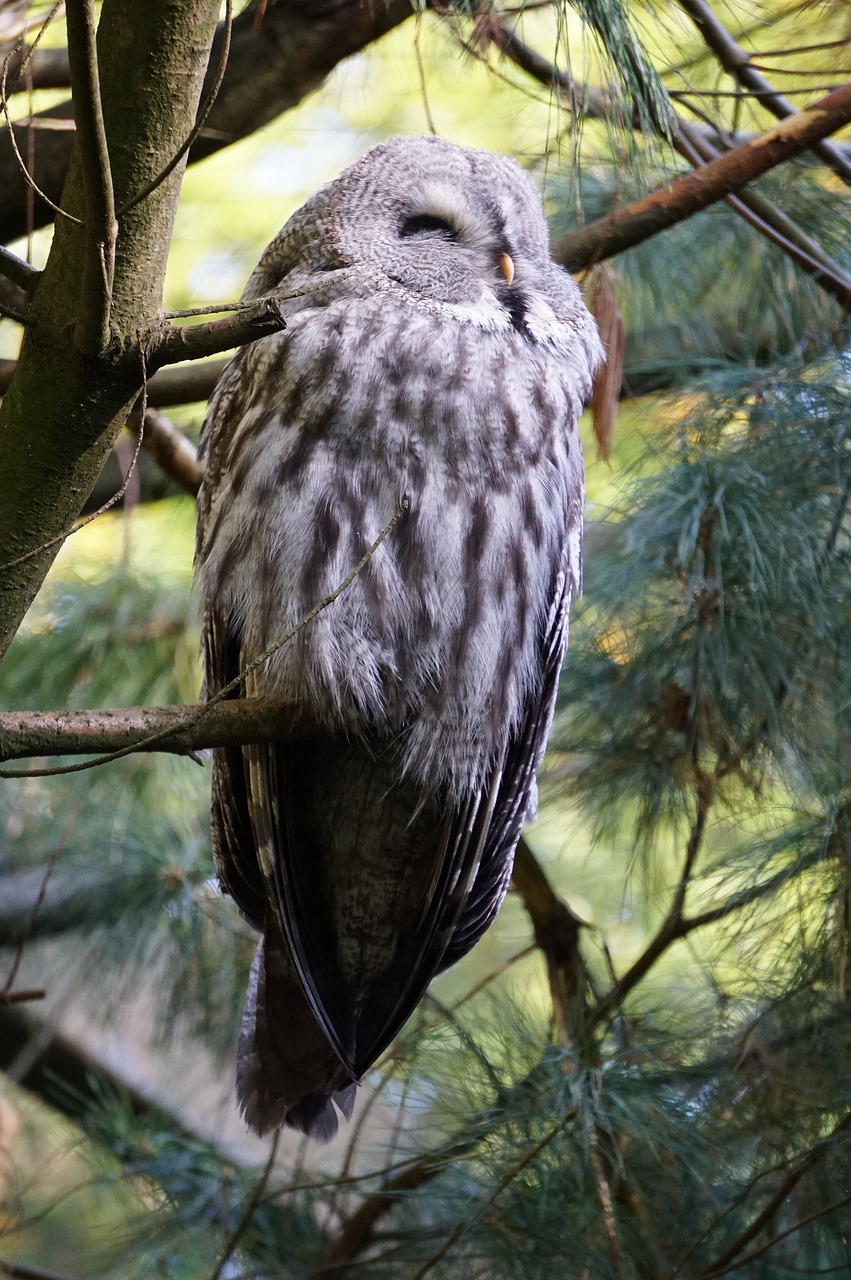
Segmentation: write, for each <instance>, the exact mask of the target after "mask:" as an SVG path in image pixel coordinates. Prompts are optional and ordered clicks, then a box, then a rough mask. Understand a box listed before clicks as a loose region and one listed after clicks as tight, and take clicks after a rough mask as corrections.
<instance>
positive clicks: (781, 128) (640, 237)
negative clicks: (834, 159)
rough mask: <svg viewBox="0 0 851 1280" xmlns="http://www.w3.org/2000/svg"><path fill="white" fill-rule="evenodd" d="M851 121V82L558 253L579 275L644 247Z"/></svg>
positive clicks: (572, 237) (572, 235)
mask: <svg viewBox="0 0 851 1280" xmlns="http://www.w3.org/2000/svg"><path fill="white" fill-rule="evenodd" d="M849 122H851V84H846V85H843V86H842V87H841V88H839V89H835V90H834V91H833V93H830V94H828V95H827V97H825V98H821V99H819V101H818V102H815V103H813V105H812V106H811V107H808V108H807V110H806V111H801V112H799V113H798V114H797V115H795V116H790V117H788V118H787V119H786V120H782V121H781V122H780V123H779V124H777V125H775V126H774V127H773V128H771V129H768V130H766V132H765V133H763V134H760V135H759V136H758V137H756V138H753V139H751V140H750V141H748V142H746V143H743V144H742V145H741V146H738V147H735V148H734V149H733V150H732V151H728V152H727V153H726V154H725V155H722V156H719V157H718V158H717V159H716V160H713V161H711V162H710V163H709V164H707V165H703V166H702V167H701V168H700V169H698V170H696V171H695V172H694V173H687V174H684V175H683V176H682V177H681V178H678V179H677V180H676V181H675V182H673V183H672V184H671V185H670V186H669V187H666V188H664V189H663V190H662V191H655V192H653V193H652V194H651V195H649V196H645V197H643V198H642V199H641V200H636V201H634V202H633V203H632V204H630V205H627V206H626V207H625V208H623V209H621V210H620V211H619V212H617V213H614V214H610V215H609V216H607V217H605V218H598V219H597V220H596V221H595V222H589V223H588V224H587V225H586V226H584V227H580V228H578V230H576V231H571V232H568V234H567V235H564V236H562V237H561V238H560V239H559V240H557V241H556V242H555V244H554V246H553V254H554V256H555V257H556V259H557V260H558V261H559V262H561V263H563V265H564V266H566V267H567V268H568V270H570V271H579V270H582V269H584V268H586V267H589V266H591V265H593V263H595V262H599V261H601V260H602V259H604V258H610V257H612V256H613V255H614V254H616V253H622V252H623V251H624V250H625V249H631V248H633V246H634V245H637V244H641V243H642V242H643V241H644V240H647V239H649V238H650V236H654V235H657V234H658V233H659V232H660V231H664V230H665V229H666V228H667V227H670V226H673V225H674V224H675V223H677V222H682V221H684V220H685V219H686V218H689V217H691V216H692V214H695V213H697V212H698V211H699V210H701V209H705V208H707V207H708V206H709V205H711V204H715V203H716V201H718V200H723V199H724V197H725V196H727V195H730V194H731V193H733V192H736V191H738V190H739V189H740V188H741V187H743V186H745V185H746V183H748V182H752V181H753V180H754V179H755V178H759V177H761V176H762V175H763V174H764V173H768V172H769V170H770V169H774V168H776V167H777V165H779V164H782V163H784V161H786V160H791V159H793V158H794V157H795V156H797V155H800V154H801V152H802V151H806V150H808V149H809V148H810V146H811V144H812V143H813V142H814V141H817V140H818V139H820V138H825V137H827V136H828V135H829V134H831V133H835V132H836V130H837V129H840V128H842V127H843V126H844V125H846V124H848V123H849Z"/></svg>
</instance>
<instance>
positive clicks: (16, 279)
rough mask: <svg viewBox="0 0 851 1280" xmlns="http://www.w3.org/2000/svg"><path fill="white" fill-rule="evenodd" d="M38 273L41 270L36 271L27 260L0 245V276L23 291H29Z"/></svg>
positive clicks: (32, 287)
mask: <svg viewBox="0 0 851 1280" xmlns="http://www.w3.org/2000/svg"><path fill="white" fill-rule="evenodd" d="M40 275H41V272H40V271H36V269H35V267H31V266H30V264H29V263H28V262H24V260H23V258H19V257H18V255H17V254H16V253H12V252H11V251H10V250H9V249H4V248H3V247H2V246H0V276H4V277H5V278H6V279H7V280H11V281H12V284H16V285H17V286H18V288H19V289H23V290H24V292H25V293H30V292H31V291H32V290H33V289H34V288H35V285H36V283H37V281H38V278H39V276H40Z"/></svg>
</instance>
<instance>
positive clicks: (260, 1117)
mask: <svg viewBox="0 0 851 1280" xmlns="http://www.w3.org/2000/svg"><path fill="white" fill-rule="evenodd" d="M268 293H274V294H276V295H277V296H279V297H282V298H283V301H282V305H283V307H284V310H285V314H286V315H287V328H286V330H285V331H283V332H282V333H280V334H278V335H275V336H274V337H270V338H265V339H262V340H260V341H258V342H256V343H254V344H252V345H251V346H248V347H245V348H243V349H242V350H241V351H240V352H239V353H238V354H237V356H236V357H235V358H234V360H233V361H232V362H231V364H230V365H229V367H228V369H227V370H226V372H225V374H224V375H223V378H222V381H221V383H220V385H219V387H218V388H217V391H216V393H215V395H214V398H213V400H212V401H211V405H210V411H209V414H208V418H207V423H206V426H205V432H204V442H203V449H204V453H205V458H206V477H205V482H204V486H203V488H202V493H201V496H200V520H199V540H198V565H199V571H200V576H201V582H202V588H203V591H204V597H205V615H206V617H205V624H206V660H207V687H208V691H209V692H214V691H215V689H216V688H219V687H221V686H222V685H223V684H224V683H225V682H226V681H227V680H228V679H230V678H232V677H233V675H235V674H236V673H237V671H239V670H240V669H241V668H243V667H245V666H246V665H247V664H248V662H249V661H250V660H251V658H252V657H254V656H256V655H257V654H258V653H260V652H262V651H263V650H264V649H265V648H267V647H268V646H269V645H271V644H272V643H273V642H274V641H275V640H276V639H277V638H278V637H279V636H281V635H282V634H284V633H285V632H287V631H288V630H290V629H291V628H292V627H294V626H295V625H296V624H297V623H298V622H299V621H300V620H301V619H302V618H303V617H304V616H305V615H306V614H307V613H308V611H309V610H311V609H312V608H313V607H314V606H315V605H316V604H317V603H318V602H319V601H321V600H323V599H324V598H325V597H327V596H328V595H329V594H330V593H331V592H332V591H333V590H334V589H335V588H336V587H337V586H338V585H339V584H340V582H341V581H343V579H344V578H345V577H346V576H347V575H348V574H349V572H350V571H351V569H352V568H353V567H354V565H355V564H357V563H358V561H359V560H360V559H361V557H362V556H363V554H364V552H365V551H366V550H367V548H368V547H369V546H370V545H371V544H372V543H373V542H374V540H375V539H376V537H377V536H378V534H379V533H380V532H381V530H382V529H383V528H384V527H385V526H386V525H387V524H388V522H389V521H390V520H391V518H392V516H393V514H394V512H396V510H397V509H398V508H399V506H400V504H401V503H402V501H403V500H404V504H405V511H404V514H403V516H402V518H401V519H400V520H399V521H398V523H397V524H396V525H395V526H394V528H393V529H392V531H391V532H390V534H389V535H388V537H387V538H386V539H385V541H384V542H383V543H382V545H381V546H380V547H379V548H378V550H377V551H376V552H375V553H374V555H373V556H372V557H371V558H370V560H369V561H368V562H367V564H366V565H365V566H364V567H363V569H362V570H361V572H360V573H359V575H358V577H357V578H356V580H355V581H354V582H353V583H352V584H351V586H349V587H348V588H347V590H346V591H345V592H343V594H342V595H341V596H340V597H339V598H338V599H337V600H336V601H335V602H334V604H333V605H331V606H329V607H328V608H327V609H325V610H324V611H322V612H321V613H319V614H318V615H317V616H316V617H314V618H313V619H312V620H311V622H310V623H309V624H308V625H307V626H306V627H305V628H303V629H302V630H301V631H300V632H299V634H298V635H297V637H296V638H295V639H294V640H293V641H292V642H291V643H290V644H288V645H287V646H285V647H284V648H283V649H281V650H280V651H279V652H278V653H277V654H276V655H275V656H274V657H273V658H272V659H270V660H269V661H268V663H267V664H266V666H265V668H263V669H262V670H261V671H260V672H258V673H256V674H255V675H254V676H253V677H252V678H251V680H250V681H249V682H248V683H247V687H246V692H247V693H249V694H252V695H257V694H274V695H276V696H282V697H284V698H285V699H286V700H288V701H290V702H291V703H292V704H293V705H294V706H295V707H298V708H299V709H300V711H301V712H302V713H303V712H304V711H305V710H307V712H308V715H309V719H310V722H311V725H312V726H314V728H312V730H311V733H310V734H309V735H306V737H305V740H304V741H303V742H301V743H298V744H280V745H278V746H272V747H268V746H258V747H246V748H244V749H242V750H238V749H228V750H223V751H220V752H218V753H217V754H216V759H215V764H214V783H213V835H214V848H215V851H216V857H217V865H218V868H219V874H220V878H221V880H222V882H223V884H224V886H225V887H226V888H227V889H228V890H229V891H230V892H231V893H232V894H233V895H234V897H235V898H236V900H237V902H238V903H239V905H240V907H241V908H242V910H243V912H244V913H245V914H246V915H247V917H248V918H249V919H250V920H251V922H252V923H253V924H254V925H255V927H256V928H257V929H258V930H260V931H261V932H262V933H263V935H264V938H265V943H263V944H261V947H260V948H259V950H258V956H257V959H256V961H255V965H254V969H253V971H252V985H251V989H250V991H249V999H248V1002H247V1006H246V1019H245V1024H244V1030H243V1037H242V1042H241V1046H240V1067H239V1086H240V1093H241V1098H242V1102H243V1107H244V1110H245V1113H246V1116H247V1118H248V1120H249V1122H250V1123H252V1124H253V1125H254V1127H256V1128H259V1129H261V1130H262V1129H263V1128H266V1127H269V1126H270V1125H272V1124H276V1123H280V1122H282V1121H283V1122H286V1123H289V1124H292V1125H294V1126H295V1127H299V1128H302V1129H304V1130H305V1131H307V1132H311V1133H313V1134H314V1135H315V1136H319V1137H327V1136H329V1135H330V1133H331V1132H332V1131H333V1129H334V1128H336V1118H335V1112H334V1108H333V1105H332V1102H331V1101H330V1100H331V1099H332V1098H334V1099H336V1102H337V1105H338V1106H339V1107H340V1109H342V1110H343V1111H344V1113H345V1112H346V1111H347V1109H348V1108H349V1106H350V1102H351V1097H352V1092H353V1090H352V1086H353V1084H354V1083H355V1082H356V1081H357V1079H358V1078H359V1076H360V1075H361V1074H362V1072H363V1071H364V1070H365V1069H366V1067H367V1066H368V1065H369V1064H370V1062H371V1061H372V1060H373V1059H374V1058H375V1056H377V1054H378V1053H380V1052H381V1050H382V1049H383V1048H384V1047H386V1044H387V1043H388V1042H389V1039H390V1038H392V1035H393V1034H395V1032H396V1031H397V1030H398V1028H399V1026H400V1025H401V1023H402V1022H403V1021H404V1019H405V1017H406V1016H407V1015H408V1014H409V1013H410V1011H411V1009H412V1007H413V1006H414V1005H415V1004H416V1001H417V1000H418V999H419V997H420V995H421V994H422V991H423V990H424V988H425V985H426V984H427V982H428V980H429V978H430V977H431V976H432V975H433V974H434V973H435V972H437V971H439V970H440V969H441V968H443V967H445V966H446V964H448V963H451V962H452V961H453V960H454V959H456V958H458V956H460V955H461V954H463V953H464V952H465V951H466V950H467V949H469V946H471V945H472V944H473V943H474V942H475V940H476V938H477V937H478V936H480V934H481V932H483V930H484V928H486V927H487V924H488V923H489V922H490V920H491V919H492V917H493V915H494V914H495V911H496V909H497V907H498V905H499V902H500V901H501V898H502V895H503V894H504V892H505V888H506V887H507V883H508V877H509V875H510V869H511V859H512V856H513V850H514V847H515V845H516V842H517V839H518V837H519V834H520V829H521V826H522V822H523V820H524V818H525V816H526V813H527V810H528V808H529V803H530V797H531V796H532V794H533V791H534V776H535V770H536V768H537V764H538V762H539V759H540V755H541V753H542V751H543V747H544V743H545V739H546V732H547V729H548V725H549V720H550V717H551V712H552V703H553V699H554V695H555V687H556V682H557V676H558V669H559V667H560V664H561V659H562V655H563V650H564V645H565V641H566V626H567V612H568V608H569V602H570V596H571V592H572V591H573V590H575V589H576V588H577V587H578V585H579V575H580V539H581V508H582V464H581V457H580V451H579V444H578V438H577V433H576V420H577V418H578V415H579V412H580V410H581V406H582V402H583V400H584V398H585V397H586V396H587V394H588V392H589V390H590V378H591V374H592V372H593V369H594V366H595V365H596V363H597V360H598V358H599V345H598V340H597V337H596V331H595V329H594V326H593V322H592V321H591V319H590V317H589V316H588V313H587V312H586V311H585V308H584V306H583V304H582V302H581V299H580V297H579V294H578V291H577V290H576V288H575V286H574V285H573V283H572V281H571V280H570V279H569V277H568V276H567V275H566V274H565V273H564V272H563V271H561V269H560V268H558V267H557V266H555V265H554V264H553V263H552V262H551V260H550V258H549V252H548V249H547V240H546V228H545V225H544V222H543V218H542V216H541V214H540V210H539V207H538V203H537V199H536V197H535V195H534V192H533V191H532V189H531V187H530V185H529V183H528V180H527V179H526V178H525V176H524V175H523V174H522V173H521V172H520V171H519V170H518V169H517V168H516V166H514V165H513V164H512V163H511V162H510V161H507V160H504V159H502V158H500V157H496V156H490V155H487V154H485V153H481V152H473V151H466V150H463V149H461V148H457V147H453V146H451V145H450V144H447V143H444V142H442V141H439V140H437V139H433V138H423V139H416V138H414V139H411V138H407V139H393V140H391V141H390V142H389V143H386V144H383V145H382V146H381V147H378V148H375V149H374V150H373V151H372V152H370V153H368V154H367V156H365V157H364V158H363V159H362V160H361V161H360V162H359V163H358V164H357V165H355V166H354V167H353V168H352V169H351V170H349V171H348V172H347V173H346V174H344V175H342V177H341V178H340V179H338V180H337V182H336V183H333V184H331V186H330V187H329V188H326V189H325V190H324V191H323V192H321V193H319V195H318V196H316V197H314V199H313V200H312V201H310V202H308V204H307V205H306V206H304V208H303V209H302V210H300V211H299V212H298V213H297V214H296V215H295V216H294V218H293V219H291V221H290V222H289V223H288V224H287V226H286V227H285V228H284V230H283V231H282V232H281V234H280V236H279V237H278V239H277V240H276V241H273V243H272V244H271V245H270V247H269V249H268V250H267V251H266V254H265V255H264V258H263V259H262V260H261V263H260V265H259V266H258V268H257V270H256V271H255V273H254V275H253V277H252V280H251V282H250V283H249V287H248V290H247V291H246V296H248V297H257V296H262V295H264V294H268ZM287 295H296V296H290V297H287Z"/></svg>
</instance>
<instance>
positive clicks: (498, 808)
mask: <svg viewBox="0 0 851 1280" xmlns="http://www.w3.org/2000/svg"><path fill="white" fill-rule="evenodd" d="M575 568H576V569H578V566H570V565H568V566H567V572H564V571H562V572H559V573H558V575H557V576H556V580H555V584H554V588H553V592H552V604H551V607H550V610H549V613H548V616H547V621H546V625H545V628H544V631H543V634H542V635H541V637H540V662H541V672H542V681H541V686H540V690H539V692H538V693H537V695H536V696H535V697H533V698H530V699H529V701H528V703H527V706H526V708H525V713H524V716H523V718H522V720H521V723H520V725H519V727H518V730H517V732H516V734H515V735H514V736H513V737H512V738H511V739H510V740H509V743H508V749H507V751H506V756H505V761H504V764H503V767H502V770H501V775H500V778H499V781H498V784H497V787H496V797H495V803H494V804H493V807H492V813H491V818H490V822H489V824H488V829H487V833H486V838H485V841H484V847H483V850H482V856H481V860H480V862H479V866H478V870H477V873H476V877H475V880H474V881H473V883H472V885H471V886H470V890H469V893H468V895H467V898H466V901H465V903H464V907H463V910H462V912H461V914H460V916H459V919H458V922H457V924H456V926H455V929H454V931H453V933H452V936H451V938H450V940H449V943H448V946H447V948H446V950H445V952H444V954H443V957H442V958H441V961H440V965H439V969H438V972H442V971H443V970H444V969H448V968H449V967H450V965H453V964H455V962H456V961H458V960H460V959H461V957H462V956H465V955H466V954H467V952H468V951H470V950H471V949H472V948H473V947H474V946H475V945H476V943H477V942H478V941H479V939H480V938H481V937H482V935H483V934H484V933H485V932H486V931H487V930H488V929H489V928H490V925H491V924H492V922H493V920H494V917H495V916H496V914H497V912H498V911H499V908H500V906H501V905H502V900H503V898H504V897H505V894H506V892H507V890H508V885H509V882H510V880H511V872H512V868H513V865H514V851H515V849H516V847H517V841H518V840H519V839H520V833H521V831H522V829H523V826H524V824H525V823H526V822H527V821H528V820H529V817H530V816H534V815H529V808H530V800H531V797H532V794H533V791H534V787H535V777H536V774H537V771H538V766H539V765H540V762H541V758H542V757H543V754H544V749H545V747H546V744H547V736H548V734H549V730H550V724H551V722H552V718H553V711H554V708H555V701H556V695H557V693H558V682H559V676H560V674H561V668H562V663H563V661H564V653H565V649H566V647H567V629H568V621H569V615H570V601H571V595H572V588H573V584H574V575H573V571H574V569H575ZM577 576H578V574H577Z"/></svg>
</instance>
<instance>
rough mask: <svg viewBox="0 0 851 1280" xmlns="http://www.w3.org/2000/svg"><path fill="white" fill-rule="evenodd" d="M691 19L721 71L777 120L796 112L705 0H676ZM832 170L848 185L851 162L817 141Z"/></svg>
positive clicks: (815, 146) (817, 150) (817, 149)
mask: <svg viewBox="0 0 851 1280" xmlns="http://www.w3.org/2000/svg"><path fill="white" fill-rule="evenodd" d="M679 3H680V7H681V8H682V9H685V11H686V13H687V14H688V15H689V17H690V18H691V19H692V20H693V21H694V23H695V26H696V27H697V29H698V31H699V32H700V34H701V36H702V37H703V40H704V41H705V43H706V45H707V47H708V48H709V49H711V50H712V52H713V53H714V54H715V56H716V58H717V59H718V61H719V62H720V63H721V66H722V67H723V68H724V70H725V71H726V72H727V73H728V74H729V75H731V76H732V77H733V79H734V80H736V81H737V82H738V83H739V84H740V85H742V86H743V87H744V88H746V89H751V90H752V91H753V92H754V93H758V94H759V101H760V104H761V105H762V106H764V107H767V108H768V110H769V111H770V112H771V113H772V115H775V116H777V118H778V119H779V120H784V119H786V118H787V117H788V116H794V115H797V108H796V107H794V106H793V104H792V103H791V102H790V101H789V99H788V98H784V97H783V95H782V94H780V93H778V92H777V90H776V89H775V88H774V86H773V85H772V84H771V83H770V81H768V80H766V79H765V77H764V76H762V75H761V74H760V73H759V71H757V70H756V69H755V68H754V67H753V66H751V62H750V58H749V57H748V55H747V54H746V53H745V51H744V49H742V48H741V47H740V46H739V45H738V44H737V43H736V41H735V40H734V39H733V37H732V36H731V35H730V33H729V31H727V29H726V28H725V27H724V26H722V24H721V23H720V22H719V21H718V19H717V18H716V17H715V14H714V13H713V12H712V10H711V9H710V7H709V5H708V4H707V3H706V0H679ZM808 149H809V150H810V151H812V152H813V153H814V154H815V155H817V156H818V157H819V159H820V160H823V161H824V163H825V164H826V165H828V166H829V167H830V168H831V169H832V170H833V171H834V173H836V174H838V176H839V177H840V178H841V179H842V180H843V182H846V183H848V184H849V185H851V163H849V162H848V160H847V159H846V157H845V156H844V155H843V154H842V152H841V151H840V150H839V149H838V148H837V147H834V146H833V145H832V144H831V143H830V142H824V141H820V142H819V141H817V142H815V143H814V144H813V145H812V146H811V147H810V148H808Z"/></svg>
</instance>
